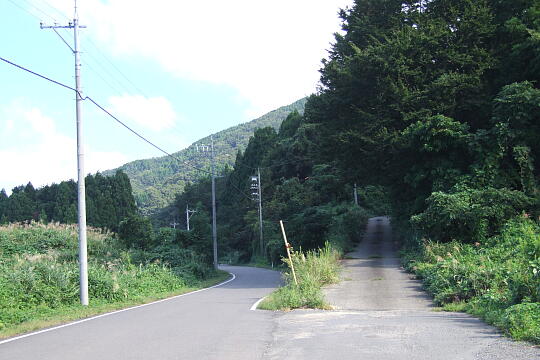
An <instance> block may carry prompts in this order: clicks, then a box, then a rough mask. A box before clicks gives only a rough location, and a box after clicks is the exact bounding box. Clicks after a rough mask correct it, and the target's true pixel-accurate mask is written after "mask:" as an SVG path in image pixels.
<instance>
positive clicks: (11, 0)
mask: <svg viewBox="0 0 540 360" xmlns="http://www.w3.org/2000/svg"><path fill="white" fill-rule="evenodd" d="M8 1H9V2H10V3H12V4H13V5H14V6H16V7H18V8H19V9H21V10H22V11H24V12H25V13H27V14H28V15H30V16H32V17H33V18H35V19H37V20H39V21H41V20H42V19H40V18H39V17H37V16H36V15H35V14H32V13H31V12H30V11H28V10H27V9H26V8H24V7H23V6H21V5H19V4H17V3H16V2H15V1H13V0H8Z"/></svg>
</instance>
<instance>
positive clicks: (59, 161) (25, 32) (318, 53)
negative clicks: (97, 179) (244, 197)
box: [0, 0, 352, 194]
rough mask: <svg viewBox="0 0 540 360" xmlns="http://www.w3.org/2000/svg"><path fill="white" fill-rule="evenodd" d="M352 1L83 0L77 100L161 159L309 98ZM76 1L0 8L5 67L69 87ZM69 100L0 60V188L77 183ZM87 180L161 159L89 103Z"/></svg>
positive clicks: (11, 0) (8, 1) (7, 2)
mask: <svg viewBox="0 0 540 360" xmlns="http://www.w3.org/2000/svg"><path fill="white" fill-rule="evenodd" d="M351 5H352V0H320V1H313V0H273V1H262V0H230V1H223V0H206V1H202V0H201V1H187V0H180V1H178V0H153V1H143V0H79V1H77V6H78V15H79V19H80V20H79V22H80V24H81V25H84V26H86V28H83V29H81V30H80V50H81V61H82V66H81V83H82V92H83V95H85V96H90V97H92V99H94V100H95V101H97V102H98V103H99V104H100V105H101V106H103V107H104V108H106V109H107V110H108V111H109V112H110V113H112V114H113V115H115V116H116V117H117V118H118V119H120V120H121V121H123V122H125V123H126V124H127V125H128V126H130V127H132V128H133V129H134V130H136V131H137V132H139V133H141V134H142V135H143V136H145V137H146V138H148V139H149V140H151V141H152V142H154V143H155V144H157V145H158V146H160V147H161V148H163V149H165V150H166V151H168V152H176V151H179V150H181V149H183V148H185V147H187V146H189V145H190V144H192V143H193V142H195V141H197V140H198V139H200V138H202V137H205V136H207V135H209V134H211V133H215V132H218V131H220V130H223V129H226V128H229V127H231V126H234V125H237V124H240V123H243V122H246V121H250V120H252V119H254V118H257V117H259V116H261V115H263V114H265V113H267V112H269V111H271V110H274V109H276V108H278V107H280V106H283V105H288V104H290V103H292V102H294V101H296V100H298V99H300V98H302V97H304V96H307V95H310V94H312V93H314V92H315V91H316V88H317V85H318V81H319V75H320V74H319V72H318V70H319V69H320V67H321V60H322V59H323V58H325V57H327V56H328V50H329V49H330V47H331V43H332V42H333V39H334V36H333V34H334V33H335V32H339V31H340V19H339V17H338V11H339V9H343V8H345V7H347V6H351ZM73 17H74V0H0V19H1V21H0V34H1V35H0V44H1V46H0V57H2V58H4V59H7V60H9V61H11V62H14V63H16V64H18V65H21V66H24V67H26V68H28V69H30V70H32V71H34V72H36V73H39V74H42V75H45V76H47V77H49V78H51V79H54V80H56V81H58V82H60V83H62V84H65V85H68V86H70V87H74V56H73V53H72V50H71V49H70V48H69V47H68V46H67V45H66V44H65V43H64V41H66V42H67V43H68V44H69V45H70V46H73V31H72V30H69V29H58V30H57V31H58V34H59V35H60V36H61V37H62V38H61V37H60V36H58V35H57V34H56V33H55V32H54V31H53V30H52V29H40V23H43V25H54V24H57V25H61V26H63V25H67V24H68V23H69V22H70V21H72V19H73ZM74 98H75V95H74V92H73V91H71V90H69V89H66V88H63V87H61V86H58V85H55V84H53V83H51V82H48V81H46V80H43V79H41V78H39V77H37V76H35V75H31V74H29V73H27V72H24V71H22V70H20V69H17V68H16V67H13V66H11V65H8V64H7V63H5V62H2V61H0V189H2V188H4V189H6V191H7V192H8V194H9V193H10V191H11V189H12V188H13V187H15V186H18V185H22V184H27V183H28V182H32V184H33V185H34V186H35V187H41V186H43V185H46V184H51V183H53V182H55V183H58V182H60V181H63V180H68V179H72V178H73V179H76V176H77V161H76V122H75V101H74ZM82 109H83V110H82V122H83V143H84V154H85V155H84V156H85V173H96V172H97V171H104V170H108V169H112V168H115V167H118V166H120V165H122V164H124V163H126V162H129V161H133V160H137V159H144V158H151V157H159V156H162V155H163V153H160V152H159V151H158V150H156V149H155V148H153V147H151V146H150V145H148V144H146V143H145V142H143V141H141V140H140V139H139V138H137V137H135V136H134V135H133V134H131V133H130V132H128V131H127V130H126V129H125V128H123V127H122V126H120V125H119V124H118V123H116V122H115V121H114V120H113V119H111V118H110V117H108V116H107V115H106V114H105V113H104V112H103V111H101V110H99V109H98V108H97V107H96V106H94V105H93V104H92V103H90V102H88V101H85V102H83V107H82Z"/></svg>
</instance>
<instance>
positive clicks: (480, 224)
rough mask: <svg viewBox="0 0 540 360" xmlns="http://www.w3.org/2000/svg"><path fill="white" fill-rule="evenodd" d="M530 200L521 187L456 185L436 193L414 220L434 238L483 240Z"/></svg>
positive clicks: (412, 219) (496, 231) (467, 240)
mask: <svg viewBox="0 0 540 360" xmlns="http://www.w3.org/2000/svg"><path fill="white" fill-rule="evenodd" d="M530 202H531V199H530V198H529V197H527V196H526V195H525V194H524V193H522V192H520V191H514V190H509V189H495V188H484V189H472V188H469V187H467V186H456V187H455V188H454V189H453V192H451V193H444V192H434V193H432V194H431V196H430V197H429V198H428V199H427V203H428V207H427V209H426V210H425V211H424V212H423V213H421V214H418V215H415V216H413V217H412V218H411V221H412V223H413V225H414V226H416V227H418V228H419V229H421V230H422V231H423V232H424V233H425V234H426V236H428V237H429V238H431V239H433V240H437V241H443V242H445V241H452V240H457V241H460V242H465V243H466V242H474V241H483V240H485V239H486V238H488V237H490V236H493V235H496V234H497V233H498V232H499V230H500V229H501V227H502V226H503V225H504V223H505V222H506V221H508V220H509V219H510V218H512V217H513V216H515V214H517V213H519V212H520V211H521V209H523V208H526V207H527V205H528V204H530Z"/></svg>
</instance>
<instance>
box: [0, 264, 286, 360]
mask: <svg viewBox="0 0 540 360" xmlns="http://www.w3.org/2000/svg"><path fill="white" fill-rule="evenodd" d="M223 270H226V271H229V272H232V273H234V274H235V275H236V278H235V280H234V281H231V282H229V283H227V284H224V285H222V286H219V287H216V288H212V289H208V290H205V291H201V292H197V293H194V294H189V295H187V296H182V297H177V298H175V299H171V300H168V301H164V302H159V303H155V304H152V305H148V306H144V307H140V308H135V309H132V310H129V311H124V312H119V313H114V314H111V315H109V316H105V317H99V318H95V319H93V320H90V321H86V322H82V323H78V324H75V325H72V326H68V327H63V328H59V329H56V330H52V331H48V332H44V333H40V334H36V335H33V336H29V337H25V338H21V339H17V340H14V341H10V342H7V343H0V359H1V360H19V359H20V360H23V359H24V360H30V359H32V360H49V359H50V360H63V359H70V360H71V359H77V360H98V359H99V360H106V359H115V360H121V359H144V360H151V359H159V360H166V359H235V360H238V359H257V358H261V356H262V354H263V353H264V352H265V351H266V348H267V346H268V344H269V342H270V341H271V340H272V329H273V324H274V316H275V315H274V313H272V312H266V311H250V308H251V307H252V305H253V304H254V303H255V302H256V301H257V300H259V299H260V298H261V297H264V296H265V295H267V294H268V293H270V292H271V291H272V290H273V289H274V288H275V287H276V286H278V285H279V283H280V274H279V273H277V272H275V271H270V270H265V269H256V268H246V267H223Z"/></svg>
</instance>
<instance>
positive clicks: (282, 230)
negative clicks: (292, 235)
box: [279, 220, 298, 285]
mask: <svg viewBox="0 0 540 360" xmlns="http://www.w3.org/2000/svg"><path fill="white" fill-rule="evenodd" d="M279 225H281V232H282V233H283V240H284V241H285V248H286V249H287V256H288V257H289V263H290V264H291V271H292V275H293V278H294V283H295V284H296V285H298V280H297V279H296V273H295V272H294V264H293V261H292V257H291V251H290V250H289V248H290V247H291V245H290V244H289V243H288V242H287V234H285V227H284V226H283V221H282V220H279Z"/></svg>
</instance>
